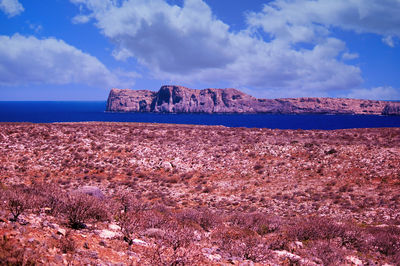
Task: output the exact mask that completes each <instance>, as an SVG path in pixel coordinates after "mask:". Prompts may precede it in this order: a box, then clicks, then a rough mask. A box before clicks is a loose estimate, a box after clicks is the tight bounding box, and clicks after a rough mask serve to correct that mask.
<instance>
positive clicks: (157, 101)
mask: <svg viewBox="0 0 400 266" xmlns="http://www.w3.org/2000/svg"><path fill="white" fill-rule="evenodd" d="M106 111H108V112H154V113H274V114H365V115H400V102H387V101H375V100H359V99H343V98H311V97H302V98H285V99H257V98H255V97H253V96H251V95H248V94H245V93H243V92H241V91H239V90H237V89H233V88H227V89H211V88H210V89H204V90H196V89H190V88H186V87H183V86H175V85H168V86H162V87H161V88H160V90H159V91H158V92H154V91H148V90H129V89H124V90H120V89H111V91H110V94H109V96H108V100H107V107H106Z"/></svg>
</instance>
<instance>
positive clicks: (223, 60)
mask: <svg viewBox="0 0 400 266" xmlns="http://www.w3.org/2000/svg"><path fill="white" fill-rule="evenodd" d="M71 1H72V2H73V3H75V4H78V5H80V6H81V8H84V9H86V10H87V11H88V12H87V13H86V14H84V13H81V14H79V15H78V16H77V17H76V18H75V19H74V21H75V22H86V21H89V20H90V19H94V20H95V25H96V26H97V27H98V28H99V29H100V31H101V32H102V34H104V35H105V36H106V37H108V38H109V39H110V40H111V41H112V42H113V43H114V44H115V50H114V51H113V55H114V57H115V58H116V59H117V60H127V59H129V58H135V59H136V60H138V62H139V63H141V64H142V65H144V66H146V67H147V68H148V69H149V70H150V71H151V73H152V74H153V76H154V77H155V78H159V79H168V80H177V81H179V82H185V83H195V82H203V83H218V82H221V81H225V83H228V84H230V85H232V86H237V87H252V88H263V89H265V88H273V89H279V90H281V92H283V93H284V92H285V91H287V92H288V94H290V92H291V91H293V90H297V91H302V92H304V94H309V93H310V92H316V91H318V92H319V94H322V95H323V94H327V93H328V92H329V91H331V90H344V89H348V88H354V87H357V86H359V85H360V84H361V83H362V81H363V80H362V77H361V71H360V69H359V68H358V67H356V66H352V65H348V64H346V63H345V62H343V61H342V60H341V56H342V55H343V56H344V57H345V58H346V59H349V58H354V57H355V55H354V54H351V53H349V51H348V50H347V48H346V44H345V43H344V42H342V41H341V40H338V39H335V38H333V37H330V36H329V31H328V30H327V29H326V28H325V27H321V28H318V27H317V26H315V27H311V28H310V27H308V24H306V25H300V26H298V27H296V28H288V29H287V31H286V32H285V33H282V34H280V32H281V27H279V25H278V24H279V23H281V24H282V23H283V22H279V21H278V22H275V24H276V26H271V27H272V28H267V27H266V26H265V25H268V24H271V23H269V22H268V21H266V19H268V16H267V12H270V9H271V8H272V9H274V7H276V8H278V6H277V5H278V4H281V5H283V3H285V2H286V1H273V2H271V3H270V4H269V5H266V6H265V8H264V10H263V11H262V12H261V13H251V14H248V24H249V27H248V28H247V29H244V30H243V31H241V32H237V33H233V32H231V31H230V29H229V26H228V25H227V24H225V23H224V22H222V21H221V20H218V19H217V18H216V17H215V16H214V15H213V13H212V11H211V9H210V7H209V6H208V5H207V4H206V3H205V2H203V1H202V0H186V1H185V2H184V5H183V6H182V7H179V6H176V5H170V4H168V3H166V2H165V1H163V0H150V1H148V0H146V1H145V0H128V1H111V0H103V1H99V0H97V1H95V0H71ZM291 2H292V1H291ZM303 2H304V1H303ZM313 2H315V1H313ZM299 10H301V9H298V8H297V10H296V11H297V12H299ZM277 17H279V16H278V15H277ZM304 19H305V17H304V16H303V20H304ZM260 30H263V31H266V32H268V33H270V34H271V36H272V38H271V40H270V41H264V40H263V39H262V38H259V37H258V35H259V34H258V33H259V31H260ZM278 33H279V34H278ZM298 42H306V43H310V44H312V45H311V48H309V49H305V48H297V47H294V44H296V43H298Z"/></svg>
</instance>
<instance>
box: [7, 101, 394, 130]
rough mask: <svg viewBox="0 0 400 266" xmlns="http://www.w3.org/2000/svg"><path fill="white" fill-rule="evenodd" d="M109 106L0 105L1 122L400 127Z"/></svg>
mask: <svg viewBox="0 0 400 266" xmlns="http://www.w3.org/2000/svg"><path fill="white" fill-rule="evenodd" d="M105 108H106V102H105V101H101V102H39V101H38V102H29V101H27V102H6V101H3V102H2V101H0V122H33V123H52V122H82V121H108V122H146V123H172V124H193V125H223V126H228V127H248V128H254V127H257V128H273V129H274V128H278V129H344V128H369V127H400V116H375V115H365V116H363V115H275V114H153V113H108V112H105V111H104V110H105Z"/></svg>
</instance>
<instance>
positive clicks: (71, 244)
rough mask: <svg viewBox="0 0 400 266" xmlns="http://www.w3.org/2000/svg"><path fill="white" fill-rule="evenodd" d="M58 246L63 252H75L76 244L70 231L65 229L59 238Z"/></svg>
mask: <svg viewBox="0 0 400 266" xmlns="http://www.w3.org/2000/svg"><path fill="white" fill-rule="evenodd" d="M58 247H59V248H60V250H61V252H62V253H64V254H67V253H73V252H75V250H76V248H77V245H76V242H75V240H74V239H73V238H72V235H71V232H70V231H67V233H66V234H65V236H64V237H63V238H61V239H60V242H59V245H58Z"/></svg>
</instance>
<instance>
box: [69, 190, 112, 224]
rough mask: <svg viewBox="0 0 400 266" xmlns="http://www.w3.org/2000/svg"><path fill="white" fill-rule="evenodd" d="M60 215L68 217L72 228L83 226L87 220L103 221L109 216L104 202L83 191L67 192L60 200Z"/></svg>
mask: <svg viewBox="0 0 400 266" xmlns="http://www.w3.org/2000/svg"><path fill="white" fill-rule="evenodd" d="M61 209H62V210H61V213H62V215H65V216H66V217H67V219H68V223H69V226H70V227H71V228H73V229H82V228H85V222H87V221H89V220H94V221H104V220H107V219H108V218H109V214H108V212H107V208H106V206H105V204H104V203H103V202H102V201H101V200H99V199H97V198H95V197H93V196H89V195H86V194H83V193H71V194H67V195H66V196H65V198H64V200H63V202H62V207H61Z"/></svg>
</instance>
